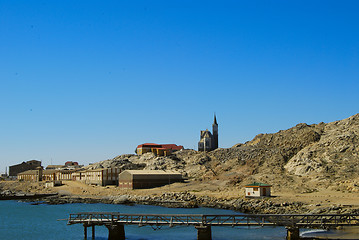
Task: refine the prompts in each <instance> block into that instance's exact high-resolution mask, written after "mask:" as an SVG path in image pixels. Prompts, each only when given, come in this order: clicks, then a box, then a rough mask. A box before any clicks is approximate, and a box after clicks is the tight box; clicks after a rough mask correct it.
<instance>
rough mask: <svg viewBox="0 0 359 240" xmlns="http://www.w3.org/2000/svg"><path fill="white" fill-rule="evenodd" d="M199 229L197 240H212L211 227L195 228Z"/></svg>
mask: <svg viewBox="0 0 359 240" xmlns="http://www.w3.org/2000/svg"><path fill="white" fill-rule="evenodd" d="M195 228H196V229H197V240H212V231H211V226H195Z"/></svg>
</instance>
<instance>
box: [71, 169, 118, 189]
mask: <svg viewBox="0 0 359 240" xmlns="http://www.w3.org/2000/svg"><path fill="white" fill-rule="evenodd" d="M120 172H121V170H120V169H119V168H99V169H93V170H85V171H81V172H79V174H80V175H77V174H76V175H74V177H75V179H76V180H77V179H79V180H80V181H82V182H84V183H86V184H94V185H99V186H106V185H117V184H118V174H119V173H120Z"/></svg>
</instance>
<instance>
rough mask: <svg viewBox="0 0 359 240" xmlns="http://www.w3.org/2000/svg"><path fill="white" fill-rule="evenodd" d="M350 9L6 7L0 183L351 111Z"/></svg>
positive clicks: (354, 61)
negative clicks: (148, 145) (213, 133)
mask: <svg viewBox="0 0 359 240" xmlns="http://www.w3.org/2000/svg"><path fill="white" fill-rule="evenodd" d="M358 11H359V2H357V1H341V2H338V1H221V2H219V1H196V3H193V1H16V0H14V1H2V0H0V43H1V44H0V110H1V118H0V146H1V151H0V160H1V161H0V163H1V164H0V172H3V171H5V167H6V166H9V165H13V164H17V163H20V162H22V161H26V160H30V159H39V160H42V161H43V164H44V165H45V166H46V165H48V164H50V163H53V164H62V163H64V162H65V161H67V160H73V161H78V162H79V163H81V164H88V163H91V162H97V161H101V160H105V159H109V158H113V157H115V156H117V155H119V154H124V153H133V152H134V149H135V147H136V146H137V145H138V144H141V143H144V142H155V143H176V144H181V145H184V146H185V147H186V148H196V147H197V141H198V140H199V132H200V130H204V129H206V128H209V129H210V128H211V124H212V122H213V114H214V112H216V114H217V119H218V123H219V142H220V147H225V148H227V147H231V146H232V145H234V144H236V143H239V142H245V141H249V140H251V139H252V138H253V137H254V136H255V135H257V134H259V133H273V132H277V131H279V130H283V129H287V128H290V127H292V126H294V125H296V124H298V123H301V122H305V123H308V124H312V123H319V122H322V121H323V122H331V121H335V120H340V119H343V118H347V117H349V116H351V115H354V114H356V113H358V110H357V109H358V108H357V105H358V102H359V101H358V100H359V95H358V90H359V24H358V23H359V15H358Z"/></svg>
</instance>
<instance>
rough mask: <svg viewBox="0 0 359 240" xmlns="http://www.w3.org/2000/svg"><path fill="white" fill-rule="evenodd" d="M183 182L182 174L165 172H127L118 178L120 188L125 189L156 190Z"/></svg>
mask: <svg viewBox="0 0 359 240" xmlns="http://www.w3.org/2000/svg"><path fill="white" fill-rule="evenodd" d="M182 181H183V178H182V174H181V173H179V172H174V171H163V170H125V171H123V172H122V173H120V174H119V176H118V186H119V187H120V188H125V189H143V188H155V187H160V186H163V185H167V184H171V183H175V182H182Z"/></svg>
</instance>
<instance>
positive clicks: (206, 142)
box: [198, 115, 218, 151]
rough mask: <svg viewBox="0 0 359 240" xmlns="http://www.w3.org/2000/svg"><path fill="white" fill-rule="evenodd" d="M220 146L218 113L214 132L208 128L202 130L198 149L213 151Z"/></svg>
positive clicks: (213, 126)
mask: <svg viewBox="0 0 359 240" xmlns="http://www.w3.org/2000/svg"><path fill="white" fill-rule="evenodd" d="M217 148H218V123H217V118H216V115H214V121H213V124H212V133H211V132H210V131H208V129H206V130H204V131H201V136H200V140H199V142H198V151H212V150H214V149H217Z"/></svg>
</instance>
